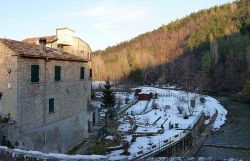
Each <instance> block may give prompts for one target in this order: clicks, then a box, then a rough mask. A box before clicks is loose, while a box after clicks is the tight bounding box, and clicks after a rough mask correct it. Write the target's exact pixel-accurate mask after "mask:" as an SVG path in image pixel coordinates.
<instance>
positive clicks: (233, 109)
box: [196, 95, 250, 160]
mask: <svg viewBox="0 0 250 161" xmlns="http://www.w3.org/2000/svg"><path fill="white" fill-rule="evenodd" d="M215 98H216V99H217V100H219V101H220V102H221V104H222V105H223V106H224V107H225V108H226V109H227V110H228V120H227V122H226V124H225V125H224V126H222V127H221V129H220V130H219V131H218V132H216V133H213V134H212V135H210V136H208V138H207V140H206V141H205V145H204V146H202V147H201V149H200V151H199V152H198V153H197V155H196V156H197V157H206V156H207V157H213V158H215V159H221V160H222V159H228V158H232V157H233V158H238V159H243V160H249V158H250V152H249V150H247V149H244V148H242V147H249V146H250V139H249V136H250V126H249V122H250V117H249V116H250V105H249V103H246V102H242V101H232V100H231V98H230V97H226V96H218V95H216V96H215ZM206 145H209V146H206ZM211 145H213V146H211ZM216 145H220V146H216ZM221 145H223V146H221ZM229 146H231V147H236V148H228V147H229ZM238 147H239V148H238Z"/></svg>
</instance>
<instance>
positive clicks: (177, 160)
mask: <svg viewBox="0 0 250 161" xmlns="http://www.w3.org/2000/svg"><path fill="white" fill-rule="evenodd" d="M146 161H218V159H213V158H211V157H197V158H194V157H192V158H183V157H171V158H166V157H158V158H148V159H146ZM220 161H243V160H241V159H234V158H230V159H223V160H220Z"/></svg>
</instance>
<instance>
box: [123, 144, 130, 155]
mask: <svg viewBox="0 0 250 161" xmlns="http://www.w3.org/2000/svg"><path fill="white" fill-rule="evenodd" d="M122 148H123V150H124V151H123V153H122V154H123V155H129V154H130V153H129V152H128V148H129V143H128V142H127V141H124V142H123V143H122Z"/></svg>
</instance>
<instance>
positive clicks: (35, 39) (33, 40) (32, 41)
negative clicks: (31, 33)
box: [22, 35, 57, 44]
mask: <svg viewBox="0 0 250 161" xmlns="http://www.w3.org/2000/svg"><path fill="white" fill-rule="evenodd" d="M40 38H45V39H46V40H47V42H48V43H52V42H54V41H56V40H57V37H56V35H52V36H42V37H32V38H27V39H24V40H22V41H23V42H26V43H30V44H38V41H39V39H40Z"/></svg>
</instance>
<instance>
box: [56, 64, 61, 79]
mask: <svg viewBox="0 0 250 161" xmlns="http://www.w3.org/2000/svg"><path fill="white" fill-rule="evenodd" d="M60 80H61V66H55V81H60Z"/></svg>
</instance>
